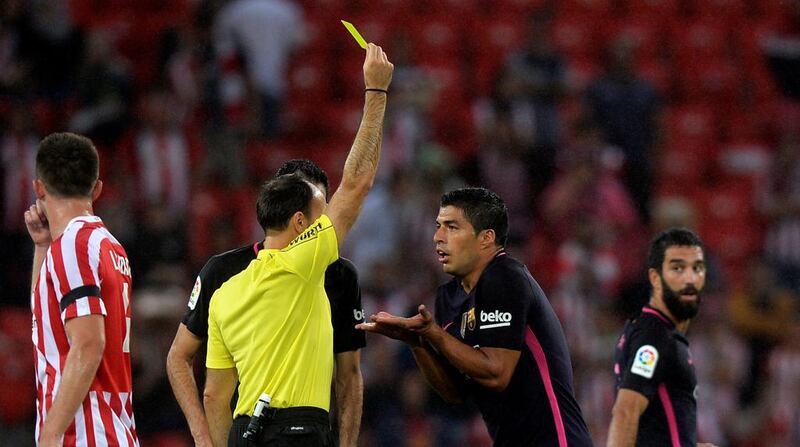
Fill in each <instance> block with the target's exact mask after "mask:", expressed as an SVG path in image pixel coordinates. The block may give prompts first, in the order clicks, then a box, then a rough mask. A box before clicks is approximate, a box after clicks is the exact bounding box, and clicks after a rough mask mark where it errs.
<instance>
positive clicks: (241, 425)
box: [228, 407, 334, 447]
mask: <svg viewBox="0 0 800 447" xmlns="http://www.w3.org/2000/svg"><path fill="white" fill-rule="evenodd" d="M249 423H250V417H249V416H239V417H237V418H236V419H234V421H233V425H232V426H231V431H230V434H229V435H228V447H258V446H270V447H273V446H275V447H283V446H286V447H289V446H292V447H294V446H297V447H333V446H334V439H333V434H332V433H331V425H330V419H329V418H328V412H327V411H325V410H323V409H321V408H314V407H295V408H283V409H278V410H275V411H274V412H272V413H270V414H269V416H265V417H264V418H263V425H262V428H261V432H260V433H259V435H258V436H257V437H256V439H255V441H254V442H251V441H249V440H246V439H244V438H243V435H244V433H245V431H247V424H249Z"/></svg>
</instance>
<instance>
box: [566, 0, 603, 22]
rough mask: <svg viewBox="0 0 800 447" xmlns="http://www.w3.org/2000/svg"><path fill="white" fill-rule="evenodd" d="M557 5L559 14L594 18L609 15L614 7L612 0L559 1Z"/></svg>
mask: <svg viewBox="0 0 800 447" xmlns="http://www.w3.org/2000/svg"><path fill="white" fill-rule="evenodd" d="M557 3H558V11H559V13H561V14H568V15H574V14H581V15H585V16H592V17H595V18H597V17H600V16H608V15H610V14H611V13H612V11H613V6H614V2H613V1H612V0H561V1H559V2H557Z"/></svg>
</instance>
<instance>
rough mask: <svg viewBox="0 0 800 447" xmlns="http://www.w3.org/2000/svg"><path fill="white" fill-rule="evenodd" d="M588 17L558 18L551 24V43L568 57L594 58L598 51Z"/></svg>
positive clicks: (565, 16) (591, 24)
mask: <svg viewBox="0 0 800 447" xmlns="http://www.w3.org/2000/svg"><path fill="white" fill-rule="evenodd" d="M594 31H595V27H594V25H593V22H592V20H591V18H590V17H582V16H578V15H564V16H559V17H558V18H557V19H556V20H555V22H554V23H553V31H552V33H553V43H554V44H555V46H556V48H558V49H559V50H560V51H561V52H562V53H564V54H565V55H566V56H568V57H596V56H597V54H598V53H597V52H598V51H599V49H600V48H599V47H598V39H597V37H598V36H596V35H595V32H594Z"/></svg>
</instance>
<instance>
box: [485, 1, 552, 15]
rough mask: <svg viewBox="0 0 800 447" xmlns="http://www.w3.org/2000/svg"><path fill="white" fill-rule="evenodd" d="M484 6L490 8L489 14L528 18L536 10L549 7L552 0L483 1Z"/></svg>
mask: <svg viewBox="0 0 800 447" xmlns="http://www.w3.org/2000/svg"><path fill="white" fill-rule="evenodd" d="M482 3H483V5H482V6H484V7H486V8H490V9H489V10H488V11H487V13H489V14H495V15H496V14H510V15H515V16H517V17H520V18H523V19H524V18H526V17H528V16H529V15H531V14H532V13H534V12H537V11H541V10H543V9H545V8H547V7H548V6H549V5H548V4H549V3H551V1H550V0H495V1H492V2H482Z"/></svg>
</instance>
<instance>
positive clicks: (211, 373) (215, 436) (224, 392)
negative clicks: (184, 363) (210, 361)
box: [203, 368, 239, 447]
mask: <svg viewBox="0 0 800 447" xmlns="http://www.w3.org/2000/svg"><path fill="white" fill-rule="evenodd" d="M238 380H239V376H238V374H237V373H236V368H227V369H214V368H208V369H207V370H206V387H205V391H204V392H203V404H204V405H205V410H206V417H207V418H208V431H209V433H210V434H211V440H212V442H213V444H214V446H217V447H224V446H226V445H228V432H229V431H230V429H231V424H232V423H233V415H232V414H231V399H232V398H233V392H234V391H235V390H236V383H237V382H238Z"/></svg>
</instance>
